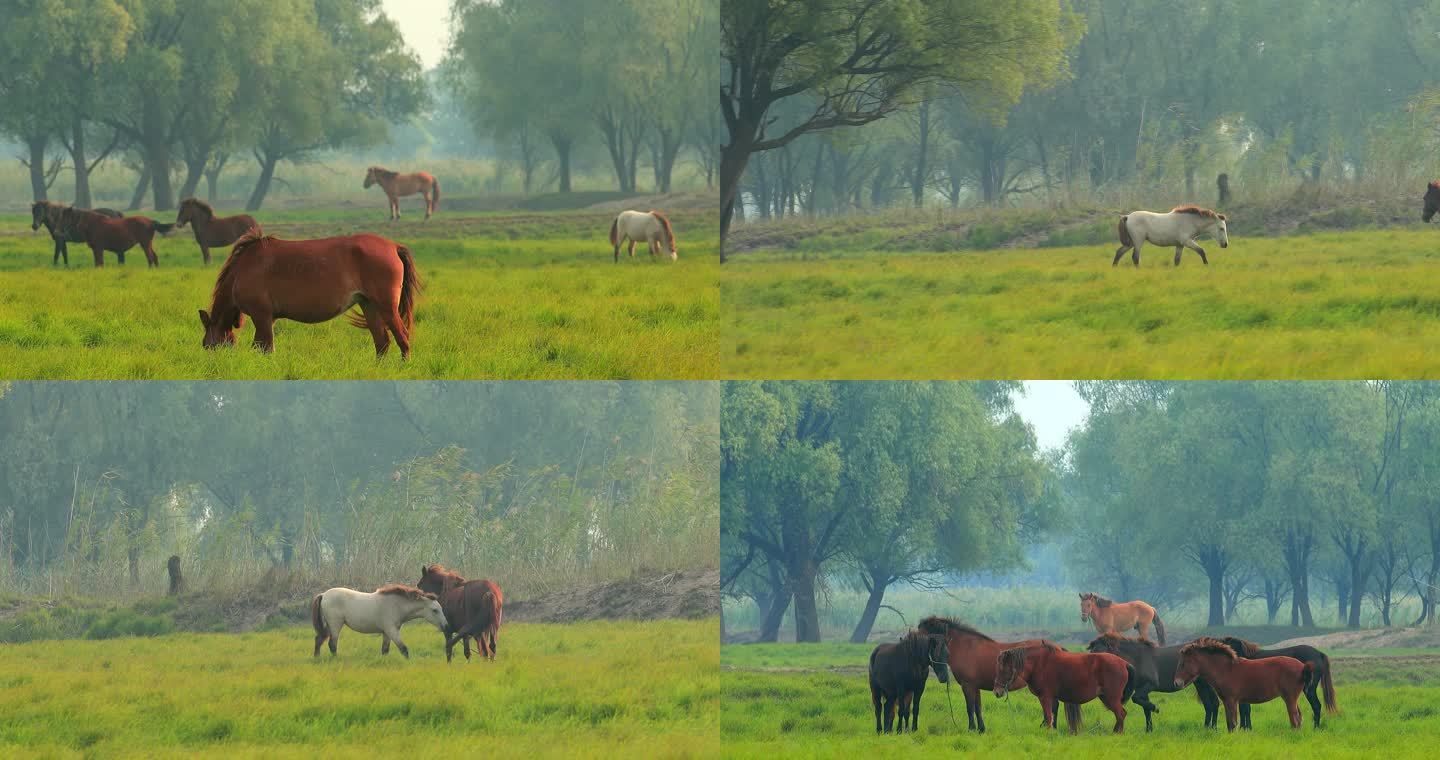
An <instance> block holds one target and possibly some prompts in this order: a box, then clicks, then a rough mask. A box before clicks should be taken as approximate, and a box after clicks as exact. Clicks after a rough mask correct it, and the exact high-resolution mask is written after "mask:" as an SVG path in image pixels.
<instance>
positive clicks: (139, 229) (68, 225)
mask: <svg viewBox="0 0 1440 760" xmlns="http://www.w3.org/2000/svg"><path fill="white" fill-rule="evenodd" d="M60 224H61V226H62V227H64V228H65V229H73V230H75V232H76V234H77V235H78V236H79V237H80V240H81V242H83V243H85V244H86V245H88V246H90V253H91V254H93V255H94V256H95V266H97V267H103V266H105V252H106V251H113V252H115V253H116V254H117V255H119V257H120V263H121V264H124V263H125V255H124V254H125V252H126V251H128V250H130V249H131V248H134V247H135V246H137V245H138V246H140V250H142V251H144V252H145V261H146V262H147V263H148V264H149V265H150V266H152V267H158V266H160V257H159V256H158V255H156V253H155V234H156V233H157V232H158V233H161V234H163V233H166V232H169V231H170V230H171V229H173V228H174V227H175V225H173V224H164V223H162V222H157V221H155V220H154V219H151V218H149V217H144V216H127V217H124V218H121V219H114V218H111V217H108V216H105V215H104V214H100V213H96V212H94V211H86V210H85V209H79V208H75V207H73V206H71V207H69V208H67V209H65V210H64V211H62V212H61V214H60Z"/></svg>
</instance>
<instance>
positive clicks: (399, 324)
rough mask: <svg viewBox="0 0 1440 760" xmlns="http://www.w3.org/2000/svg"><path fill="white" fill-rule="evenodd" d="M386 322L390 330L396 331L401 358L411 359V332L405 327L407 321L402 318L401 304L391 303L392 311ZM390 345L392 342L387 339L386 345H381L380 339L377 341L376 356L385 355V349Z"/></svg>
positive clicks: (386, 317) (396, 341) (386, 316)
mask: <svg viewBox="0 0 1440 760" xmlns="http://www.w3.org/2000/svg"><path fill="white" fill-rule="evenodd" d="M385 324H386V326H388V327H389V328H390V332H392V333H394V335H395V343H396V345H398V346H400V358H401V359H409V358H410V332H409V331H408V330H406V329H405V321H404V320H402V319H400V305H399V304H391V305H390V311H389V313H388V314H386V315H385ZM389 346H390V342H389V341H386V342H385V345H384V346H381V345H380V343H379V341H376V343H375V358H377V359H378V358H380V357H382V356H384V355H385V350H386V349H387V348H389Z"/></svg>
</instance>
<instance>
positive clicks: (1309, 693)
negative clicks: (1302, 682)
mask: <svg viewBox="0 0 1440 760" xmlns="http://www.w3.org/2000/svg"><path fill="white" fill-rule="evenodd" d="M1317 672H1318V671H1317ZM1319 686H1320V676H1318V675H1317V676H1315V678H1314V679H1312V680H1311V681H1310V683H1309V685H1307V686H1306V687H1305V699H1307V700H1308V701H1309V702H1310V711H1311V712H1313V713H1315V727H1316V728H1319V727H1320V695H1319V694H1317V693H1316V692H1317V690H1318V688H1319Z"/></svg>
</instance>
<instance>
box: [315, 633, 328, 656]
mask: <svg viewBox="0 0 1440 760" xmlns="http://www.w3.org/2000/svg"><path fill="white" fill-rule="evenodd" d="M327 638H330V637H329V636H326V635H325V634H323V633H317V634H315V656H316V657H319V656H320V645H321V644H324V643H325V639H327Z"/></svg>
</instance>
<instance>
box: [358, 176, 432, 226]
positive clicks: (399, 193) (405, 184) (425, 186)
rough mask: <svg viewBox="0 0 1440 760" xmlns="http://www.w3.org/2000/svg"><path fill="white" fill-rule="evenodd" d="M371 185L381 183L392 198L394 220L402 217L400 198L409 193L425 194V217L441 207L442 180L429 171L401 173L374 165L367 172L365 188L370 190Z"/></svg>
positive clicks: (387, 196) (381, 187) (391, 213)
mask: <svg viewBox="0 0 1440 760" xmlns="http://www.w3.org/2000/svg"><path fill="white" fill-rule="evenodd" d="M371 185H379V186H380V189H381V190H384V191H385V197H386V198H389V199H390V219H391V220H392V221H393V220H395V219H399V218H400V199H401V198H403V197H405V196H407V195H414V194H416V193H420V194H421V195H423V196H425V218H426V219H429V218H430V215H431V214H433V213H435V211H436V210H437V209H439V208H440V180H438V179H435V175H433V174H431V173H429V172H415V173H413V174H401V173H400V172H392V171H390V170H389V169H386V168H384V167H381V166H372V167H370V168H369V169H368V170H366V172H365V189H366V190H369V189H370V186H371Z"/></svg>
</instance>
